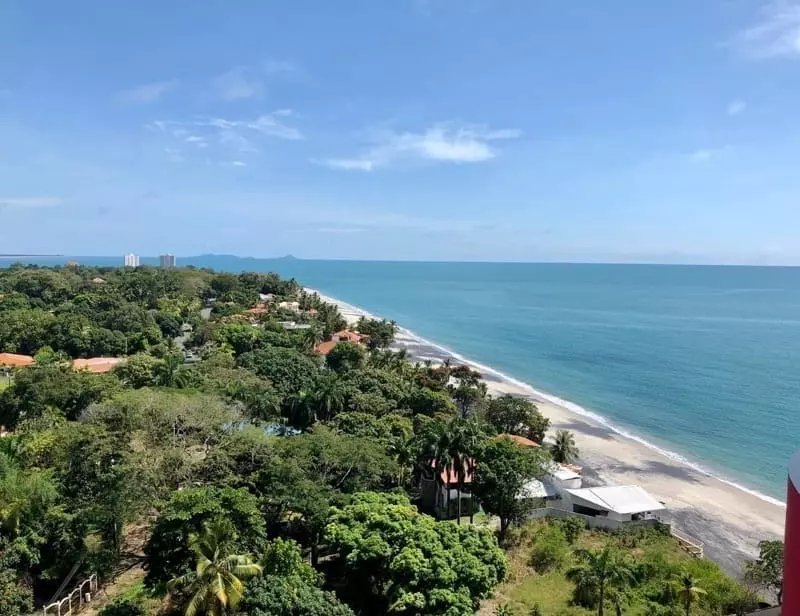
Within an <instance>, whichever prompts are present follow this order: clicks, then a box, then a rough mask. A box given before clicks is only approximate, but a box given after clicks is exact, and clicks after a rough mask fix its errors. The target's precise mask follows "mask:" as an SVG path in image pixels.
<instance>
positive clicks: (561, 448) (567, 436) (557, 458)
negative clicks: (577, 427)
mask: <svg viewBox="0 0 800 616" xmlns="http://www.w3.org/2000/svg"><path fill="white" fill-rule="evenodd" d="M578 454H579V451H578V447H577V446H576V445H575V435H574V434H573V433H572V432H570V431H569V430H558V431H557V432H556V436H555V440H554V442H553V446H552V447H551V448H550V455H551V456H553V461H554V462H558V463H559V464H572V463H573V462H575V461H576V460H577V459H578Z"/></svg>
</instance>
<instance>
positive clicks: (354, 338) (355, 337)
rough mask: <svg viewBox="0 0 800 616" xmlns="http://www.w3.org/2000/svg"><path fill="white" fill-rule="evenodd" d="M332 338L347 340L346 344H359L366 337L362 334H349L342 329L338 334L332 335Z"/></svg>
mask: <svg viewBox="0 0 800 616" xmlns="http://www.w3.org/2000/svg"><path fill="white" fill-rule="evenodd" d="M333 337H334V338H341V339H342V340H347V341H348V342H361V341H362V340H363V339H364V338H366V336H365V335H364V334H359V333H358V332H351V331H348V330H346V329H343V330H342V331H340V332H336V333H335V334H333Z"/></svg>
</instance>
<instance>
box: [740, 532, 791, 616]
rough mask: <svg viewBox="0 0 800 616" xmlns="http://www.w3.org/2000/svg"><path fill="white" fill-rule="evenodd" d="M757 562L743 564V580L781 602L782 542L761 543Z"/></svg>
mask: <svg viewBox="0 0 800 616" xmlns="http://www.w3.org/2000/svg"><path fill="white" fill-rule="evenodd" d="M758 549H759V554H758V559H757V560H751V561H748V562H747V563H745V580H746V581H747V582H748V583H750V584H752V585H753V586H755V587H757V588H763V589H765V590H769V591H771V592H774V593H775V595H776V596H777V599H778V605H780V604H781V603H782V602H783V552H784V544H783V541H761V542H760V543H759V544H758Z"/></svg>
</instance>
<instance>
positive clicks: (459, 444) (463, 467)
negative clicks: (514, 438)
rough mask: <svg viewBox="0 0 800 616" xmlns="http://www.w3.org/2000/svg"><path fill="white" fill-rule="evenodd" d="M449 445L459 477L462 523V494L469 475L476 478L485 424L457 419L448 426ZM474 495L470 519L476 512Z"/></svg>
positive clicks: (484, 436)
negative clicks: (477, 461) (477, 460)
mask: <svg viewBox="0 0 800 616" xmlns="http://www.w3.org/2000/svg"><path fill="white" fill-rule="evenodd" d="M447 432H448V433H449V435H448V438H447V447H448V448H449V457H450V459H451V460H452V464H453V468H454V469H455V471H456V476H457V477H458V523H459V524H461V495H462V494H463V492H464V484H465V483H466V479H467V477H470V479H472V478H474V474H475V466H476V459H477V457H478V455H479V453H480V449H481V447H482V445H483V443H484V441H485V440H486V432H485V431H484V429H483V426H482V425H481V424H480V423H479V422H477V421H475V420H468V419H467V420H465V419H455V420H453V421H452V422H451V423H450V425H449V426H447ZM474 499H475V497H474V495H472V494H470V499H469V501H470V508H469V521H470V523H472V521H473V516H474V513H475V503H474Z"/></svg>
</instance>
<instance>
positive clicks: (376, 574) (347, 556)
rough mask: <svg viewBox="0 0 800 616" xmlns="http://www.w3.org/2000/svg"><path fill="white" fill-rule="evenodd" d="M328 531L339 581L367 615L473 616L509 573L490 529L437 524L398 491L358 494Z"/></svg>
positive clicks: (339, 511) (335, 512)
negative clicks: (338, 571) (340, 575)
mask: <svg viewBox="0 0 800 616" xmlns="http://www.w3.org/2000/svg"><path fill="white" fill-rule="evenodd" d="M325 535H326V538H327V539H328V540H329V541H330V544H331V548H332V549H333V551H334V553H335V554H336V558H335V561H334V562H333V563H332V564H333V565H334V567H336V568H338V570H340V571H342V578H341V579H340V580H337V581H336V583H337V584H343V587H342V593H343V595H344V596H346V597H347V598H348V600H350V601H352V602H354V603H355V604H357V605H358V606H359V607H360V608H362V609H363V610H364V613H369V614H400V613H404V612H406V613H413V614H418V615H433V614H448V615H451V616H462V615H463V616H467V615H471V614H473V613H474V611H475V610H476V609H477V607H478V603H479V601H480V600H481V599H483V598H486V597H488V596H489V595H490V594H491V592H492V589H493V588H494V587H495V585H497V584H498V583H499V582H500V581H502V580H503V579H504V578H505V574H506V569H507V565H506V560H505V556H504V555H503V552H502V550H500V549H499V548H498V546H497V541H496V540H495V538H494V536H493V535H492V533H491V532H490V531H488V530H486V529H477V528H475V527H472V526H460V527H459V526H456V525H455V524H453V523H451V522H437V521H436V520H434V519H433V518H431V517H430V516H426V515H422V514H420V513H418V512H417V510H416V509H415V508H414V507H412V506H411V505H410V504H409V501H408V499H407V498H406V497H405V496H401V495H397V494H377V493H361V494H357V495H355V496H354V497H353V500H352V502H351V504H349V505H346V506H345V507H342V508H340V509H336V508H335V509H334V510H333V512H332V514H331V522H330V523H329V524H328V527H327V530H326V533H325ZM334 570H336V569H334Z"/></svg>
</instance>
